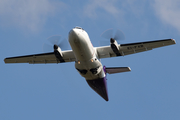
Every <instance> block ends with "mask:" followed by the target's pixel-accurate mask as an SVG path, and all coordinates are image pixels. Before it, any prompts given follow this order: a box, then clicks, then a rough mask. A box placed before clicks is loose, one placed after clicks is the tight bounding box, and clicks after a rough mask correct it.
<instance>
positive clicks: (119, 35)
mask: <svg viewBox="0 0 180 120" xmlns="http://www.w3.org/2000/svg"><path fill="white" fill-rule="evenodd" d="M114 39H115V40H125V35H124V33H123V32H122V31H121V30H120V29H117V30H116V32H115V35H114Z"/></svg>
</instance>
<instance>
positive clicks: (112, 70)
mask: <svg viewBox="0 0 180 120" xmlns="http://www.w3.org/2000/svg"><path fill="white" fill-rule="evenodd" d="M128 71H131V68H130V67H108V68H106V72H107V73H109V74H114V73H121V72H128Z"/></svg>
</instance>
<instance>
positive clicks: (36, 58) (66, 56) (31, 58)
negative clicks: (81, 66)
mask: <svg viewBox="0 0 180 120" xmlns="http://www.w3.org/2000/svg"><path fill="white" fill-rule="evenodd" d="M62 54H63V60H64V62H73V61H75V60H76V59H75V56H74V53H73V51H71V50H70V51H63V52H62ZM4 62H5V63H29V64H40V63H44V64H46V63H62V62H60V61H59V60H58V59H57V58H56V56H55V54H54V52H50V53H43V54H33V55H25V56H18V57H9V58H5V59H4Z"/></svg>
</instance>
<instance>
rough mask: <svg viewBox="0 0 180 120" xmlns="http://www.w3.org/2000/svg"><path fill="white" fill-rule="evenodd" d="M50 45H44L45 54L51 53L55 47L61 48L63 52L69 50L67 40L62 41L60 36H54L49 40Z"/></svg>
mask: <svg viewBox="0 0 180 120" xmlns="http://www.w3.org/2000/svg"><path fill="white" fill-rule="evenodd" d="M47 41H48V42H49V44H47V43H44V44H43V51H44V52H50V51H53V50H54V46H56V47H60V48H61V49H62V50H67V49H69V44H68V41H67V39H65V38H64V39H63V40H62V39H61V36H60V35H53V36H51V37H49V38H48V39H47Z"/></svg>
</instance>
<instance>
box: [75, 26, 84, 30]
mask: <svg viewBox="0 0 180 120" xmlns="http://www.w3.org/2000/svg"><path fill="white" fill-rule="evenodd" d="M75 28H76V29H81V30H84V29H83V28H82V27H78V26H76V27H75Z"/></svg>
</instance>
